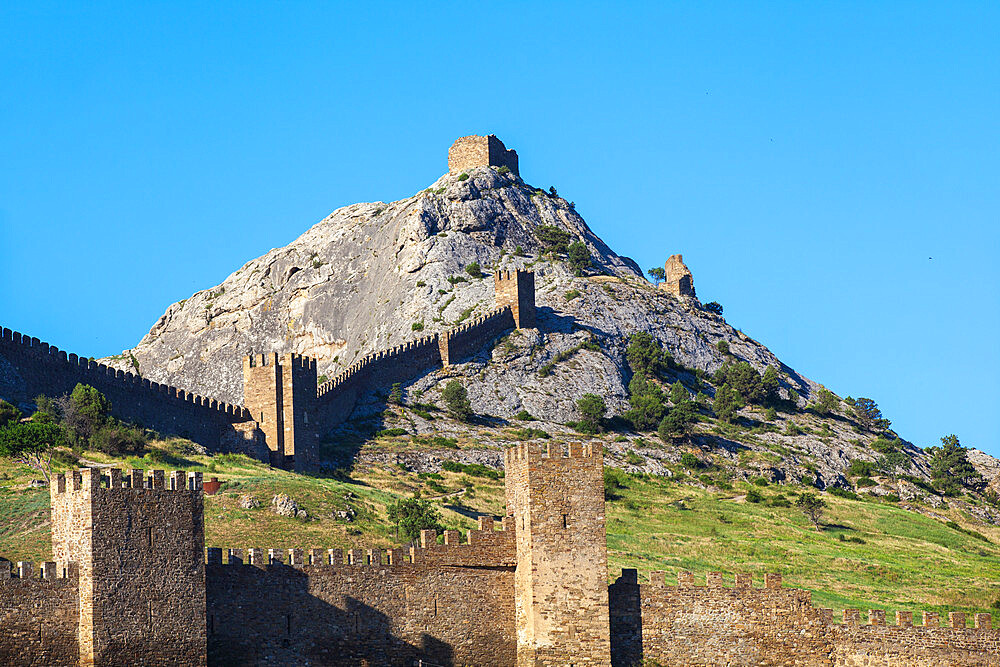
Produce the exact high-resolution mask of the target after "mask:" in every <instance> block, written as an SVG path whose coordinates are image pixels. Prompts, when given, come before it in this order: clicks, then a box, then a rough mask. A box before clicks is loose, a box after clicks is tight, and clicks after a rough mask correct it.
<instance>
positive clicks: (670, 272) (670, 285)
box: [660, 254, 696, 297]
mask: <svg viewBox="0 0 1000 667" xmlns="http://www.w3.org/2000/svg"><path fill="white" fill-rule="evenodd" d="M663 271H664V278H663V282H662V283H661V284H660V289H662V290H666V291H667V292H669V293H670V294H673V295H674V296H691V297H693V296H696V295H695V293H694V276H692V275H691V270H690V269H688V267H687V265H686V264H684V258H683V257H682V256H681V255H679V254H678V255H671V256H670V257H668V258H667V261H666V263H665V264H664V265H663Z"/></svg>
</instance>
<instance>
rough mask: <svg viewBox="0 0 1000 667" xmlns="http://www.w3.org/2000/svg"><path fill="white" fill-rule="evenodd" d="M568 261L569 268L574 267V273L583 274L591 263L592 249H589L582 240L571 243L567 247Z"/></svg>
mask: <svg viewBox="0 0 1000 667" xmlns="http://www.w3.org/2000/svg"><path fill="white" fill-rule="evenodd" d="M567 261H568V262H569V268H571V269H573V273H574V274H576V275H577V276H582V275H583V273H584V271H586V270H587V269H589V268H590V265H591V260H590V251H589V250H587V245H586V244H585V243H583V242H582V241H574V242H573V243H570V244H569V248H568V249H567Z"/></svg>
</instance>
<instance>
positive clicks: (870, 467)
mask: <svg viewBox="0 0 1000 667" xmlns="http://www.w3.org/2000/svg"><path fill="white" fill-rule="evenodd" d="M873 472H875V464H874V463H872V462H871V461H863V460H861V459H851V465H850V466H848V468H847V474H848V475H850V476H851V477H870V476H871V474H872V473H873Z"/></svg>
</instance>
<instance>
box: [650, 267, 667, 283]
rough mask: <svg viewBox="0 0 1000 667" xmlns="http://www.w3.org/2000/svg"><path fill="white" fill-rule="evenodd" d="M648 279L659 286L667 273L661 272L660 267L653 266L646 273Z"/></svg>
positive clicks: (661, 268)
mask: <svg viewBox="0 0 1000 667" xmlns="http://www.w3.org/2000/svg"><path fill="white" fill-rule="evenodd" d="M646 273H648V274H649V277H650V278H652V279H653V284H654V285H659V284H660V283H661V282H663V279H664V278H666V277H667V272H666V271H664V270H663V267H662V266H654V267H653V268H651V269H649V270H648V271H646Z"/></svg>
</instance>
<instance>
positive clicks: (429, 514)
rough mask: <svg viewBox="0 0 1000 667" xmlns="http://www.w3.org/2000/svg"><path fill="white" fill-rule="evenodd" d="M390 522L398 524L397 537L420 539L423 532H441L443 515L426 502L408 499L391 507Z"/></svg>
mask: <svg viewBox="0 0 1000 667" xmlns="http://www.w3.org/2000/svg"><path fill="white" fill-rule="evenodd" d="M389 521H392V522H393V523H394V524H396V537H400V533H402V537H403V539H405V540H411V541H412V540H418V539H420V531H421V530H438V531H439V530H441V529H442V527H441V513H440V512H438V510H437V508H436V507H434V506H433V505H431V504H430V502H428V501H426V500H417V499H416V498H406V499H402V500H399V501H398V502H396V503H394V504H392V505H389Z"/></svg>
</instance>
